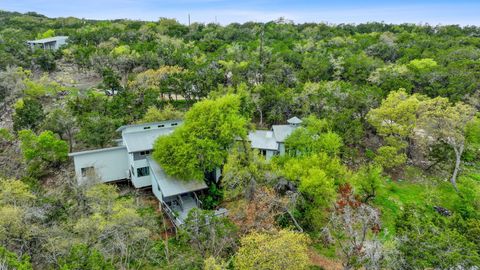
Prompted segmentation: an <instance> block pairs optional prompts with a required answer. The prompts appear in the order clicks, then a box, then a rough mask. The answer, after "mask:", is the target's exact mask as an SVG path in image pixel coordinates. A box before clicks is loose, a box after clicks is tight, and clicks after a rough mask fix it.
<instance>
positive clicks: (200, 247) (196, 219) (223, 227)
mask: <svg viewBox="0 0 480 270" xmlns="http://www.w3.org/2000/svg"><path fill="white" fill-rule="evenodd" d="M236 231H237V228H236V227H235V225H234V224H233V223H232V222H231V221H230V220H229V219H228V218H226V217H222V216H216V215H215V212H214V211H211V210H201V209H197V208H194V209H192V210H191V211H190V212H189V213H188V216H187V218H186V219H185V224H184V226H183V228H182V232H181V233H182V235H183V239H184V241H186V242H187V243H189V244H191V245H192V246H193V247H194V249H196V250H197V252H199V253H200V254H201V256H202V257H203V258H208V257H210V256H213V257H214V258H220V257H226V256H227V255H228V254H229V253H231V252H232V251H233V250H234V249H235V246H236V243H235V242H236V240H237V239H236Z"/></svg>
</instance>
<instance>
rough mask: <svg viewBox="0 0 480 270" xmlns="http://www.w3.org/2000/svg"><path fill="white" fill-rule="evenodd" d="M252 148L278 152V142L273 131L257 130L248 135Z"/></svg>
mask: <svg viewBox="0 0 480 270" xmlns="http://www.w3.org/2000/svg"><path fill="white" fill-rule="evenodd" d="M248 139H249V141H250V142H251V143H252V148H255V149H268V150H278V144H277V141H276V139H275V137H274V135H273V131H271V130H255V131H250V132H249V133H248Z"/></svg>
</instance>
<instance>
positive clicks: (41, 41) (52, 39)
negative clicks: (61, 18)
mask: <svg viewBox="0 0 480 270" xmlns="http://www.w3.org/2000/svg"><path fill="white" fill-rule="evenodd" d="M61 39H68V36H54V37H49V38H41V39H35V40H27V43H46V42H52V41H58V40H61Z"/></svg>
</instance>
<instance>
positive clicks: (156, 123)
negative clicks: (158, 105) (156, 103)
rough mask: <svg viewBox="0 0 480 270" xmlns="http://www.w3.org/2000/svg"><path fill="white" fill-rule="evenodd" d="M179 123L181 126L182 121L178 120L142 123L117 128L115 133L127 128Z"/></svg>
mask: <svg viewBox="0 0 480 270" xmlns="http://www.w3.org/2000/svg"><path fill="white" fill-rule="evenodd" d="M175 122H177V123H179V124H181V123H182V120H180V119H176V120H166V121H159V122H151V123H142V124H132V125H124V126H121V127H119V128H117V130H116V131H117V132H119V131H123V130H125V129H127V128H130V127H148V126H154V125H160V124H169V123H175Z"/></svg>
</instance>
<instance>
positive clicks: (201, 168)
mask: <svg viewBox="0 0 480 270" xmlns="http://www.w3.org/2000/svg"><path fill="white" fill-rule="evenodd" d="M240 105H241V102H240V99H239V97H238V96H236V95H227V96H224V97H221V98H218V99H214V100H204V101H201V102H198V103H196V104H195V105H193V107H192V108H191V109H190V110H189V111H188V112H187V114H186V115H185V120H184V123H183V124H182V126H180V127H178V128H177V129H175V131H174V132H173V133H172V134H171V135H169V136H163V137H159V138H158V139H157V141H156V142H155V145H154V152H153V157H154V159H155V160H156V161H157V162H158V163H159V164H160V165H161V166H162V168H163V169H164V170H165V172H166V173H167V174H169V175H174V176H177V177H180V178H182V179H203V177H204V173H206V172H211V171H213V170H215V169H216V168H219V167H221V166H222V165H223V164H224V162H225V160H226V158H227V154H228V150H229V149H230V147H231V146H232V145H233V143H234V142H235V140H236V139H237V138H245V136H246V133H247V123H248V120H247V117H245V116H244V115H242V114H241V113H240V110H241V108H240Z"/></svg>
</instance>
